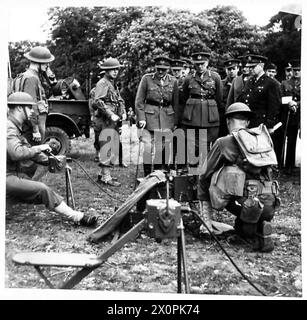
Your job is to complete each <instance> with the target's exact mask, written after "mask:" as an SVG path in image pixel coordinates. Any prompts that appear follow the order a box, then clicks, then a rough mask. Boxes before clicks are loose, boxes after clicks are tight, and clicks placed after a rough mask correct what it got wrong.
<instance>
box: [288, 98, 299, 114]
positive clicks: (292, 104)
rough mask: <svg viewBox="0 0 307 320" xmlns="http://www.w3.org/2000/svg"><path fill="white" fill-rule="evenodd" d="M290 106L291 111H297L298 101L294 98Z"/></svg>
mask: <svg viewBox="0 0 307 320" xmlns="http://www.w3.org/2000/svg"><path fill="white" fill-rule="evenodd" d="M288 106H289V109H290V110H291V111H293V112H294V113H295V112H296V110H297V103H296V102H295V101H293V100H291V101H290V102H289V103H288Z"/></svg>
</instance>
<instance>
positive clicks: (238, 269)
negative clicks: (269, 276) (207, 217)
mask: <svg viewBox="0 0 307 320" xmlns="http://www.w3.org/2000/svg"><path fill="white" fill-rule="evenodd" d="M188 210H189V211H190V212H192V213H193V214H194V215H195V216H196V217H197V219H198V220H199V221H200V222H201V223H202V224H203V225H204V226H205V228H206V229H207V230H208V232H209V233H210V235H211V236H212V237H213V239H214V240H215V241H216V243H217V244H218V245H219V247H220V248H221V250H222V251H223V252H224V253H225V255H226V257H227V258H228V259H229V261H230V262H231V263H232V265H233V266H234V267H235V268H236V269H237V271H238V272H239V273H240V274H241V276H242V277H243V278H244V279H245V280H246V281H247V282H248V283H249V284H250V285H251V286H252V287H253V288H254V289H256V290H257V291H258V292H259V293H260V294H262V295H263V296H267V295H266V294H265V293H264V292H263V291H261V290H260V289H259V288H258V287H257V286H256V285H255V284H254V283H253V282H252V281H251V280H250V279H248V278H247V276H246V275H245V274H244V273H243V271H241V269H240V268H239V267H238V266H237V264H236V263H235V262H234V261H233V260H232V258H231V257H230V255H229V254H228V253H227V251H226V250H225V249H224V247H223V246H222V245H221V243H220V241H219V240H218V238H217V237H216V235H215V234H214V233H212V232H211V230H210V229H209V228H208V226H207V225H206V223H205V222H204V220H203V219H202V218H201V217H200V216H199V215H198V213H197V211H196V210H193V209H190V208H189V209H188Z"/></svg>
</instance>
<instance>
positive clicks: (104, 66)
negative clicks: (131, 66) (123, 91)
mask: <svg viewBox="0 0 307 320" xmlns="http://www.w3.org/2000/svg"><path fill="white" fill-rule="evenodd" d="M99 66H100V68H101V70H112V69H119V68H120V67H122V65H121V64H120V63H119V61H118V60H117V59H115V58H108V59H106V60H105V61H104V62H103V63H99Z"/></svg>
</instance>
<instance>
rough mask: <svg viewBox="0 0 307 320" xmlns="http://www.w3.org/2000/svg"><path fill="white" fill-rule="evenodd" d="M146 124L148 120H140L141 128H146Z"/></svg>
mask: <svg viewBox="0 0 307 320" xmlns="http://www.w3.org/2000/svg"><path fill="white" fill-rule="evenodd" d="M145 126H146V121H145V120H140V121H139V122H138V127H139V128H145Z"/></svg>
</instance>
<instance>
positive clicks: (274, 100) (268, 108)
mask: <svg viewBox="0 0 307 320" xmlns="http://www.w3.org/2000/svg"><path fill="white" fill-rule="evenodd" d="M238 101H240V102H243V103H246V104H247V105H248V106H249V107H250V109H251V110H252V111H253V112H254V113H255V117H254V118H252V119H251V122H250V127H251V128H252V127H257V126H259V124H261V123H264V124H265V125H266V126H267V127H268V128H272V127H273V126H274V125H275V124H276V122H277V120H278V114H279V111H280V105H281V97H280V90H279V88H278V84H277V83H276V81H274V80H273V79H271V78H270V77H268V76H266V75H265V74H263V75H262V76H261V77H260V78H259V79H258V80H256V79H255V77H251V78H249V79H248V81H247V83H246V85H245V87H244V89H243V91H242V94H241V96H240V97H239V99H238Z"/></svg>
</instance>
